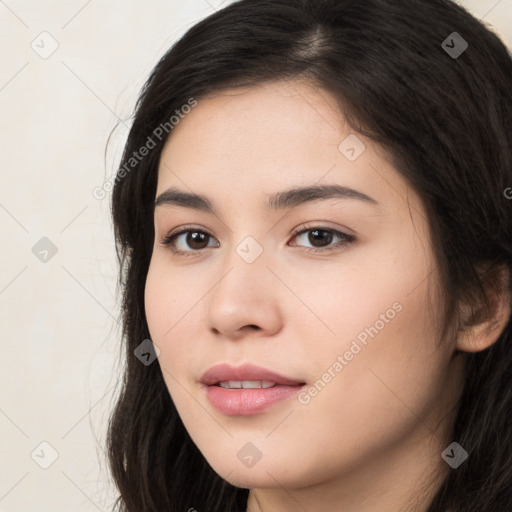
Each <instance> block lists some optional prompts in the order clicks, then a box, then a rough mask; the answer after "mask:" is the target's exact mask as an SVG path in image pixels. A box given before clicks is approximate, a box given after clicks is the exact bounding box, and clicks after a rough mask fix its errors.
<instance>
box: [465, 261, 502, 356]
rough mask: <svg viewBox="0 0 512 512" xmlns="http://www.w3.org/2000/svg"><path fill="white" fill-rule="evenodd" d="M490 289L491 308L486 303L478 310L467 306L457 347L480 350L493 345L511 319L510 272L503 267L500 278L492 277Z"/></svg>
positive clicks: (468, 350) (474, 350) (472, 350)
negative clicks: (472, 310) (472, 309)
mask: <svg viewBox="0 0 512 512" xmlns="http://www.w3.org/2000/svg"><path fill="white" fill-rule="evenodd" d="M491 282H492V283H493V284H492V286H490V287H489V288H488V289H487V290H488V299H489V306H490V309H489V311H487V308H486V306H485V305H482V306H481V307H479V308H478V309H477V310H476V311H474V312H471V313H469V311H471V309H470V308H468V307H467V306H466V307H465V308H466V309H465V310H464V313H463V318H464V327H463V328H462V329H461V330H460V332H459V335H458V338H457V349H458V350H460V351H462V352H480V351H482V350H485V349H486V348H489V347H490V346H491V345H493V344H494V343H495V342H496V341H497V340H498V338H499V337H500V335H501V333H502V332H503V330H504V329H505V327H506V325H507V323H508V322H509V320H510V314H511V298H510V292H509V285H508V283H509V273H508V270H507V269H502V271H501V272H500V275H499V278H498V279H496V280H493V279H491Z"/></svg>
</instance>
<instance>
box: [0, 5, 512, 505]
mask: <svg viewBox="0 0 512 512" xmlns="http://www.w3.org/2000/svg"><path fill="white" fill-rule="evenodd" d="M227 3H229V2H228V1H226V2H222V1H221V0H152V1H151V2H143V1H142V0H129V1H127V0H123V1H121V0H111V1H109V2H106V1H101V0H89V1H87V0H68V1H66V2H64V1H57V0H53V1H51V0H44V1H36V0H0V34H1V39H2V44H1V45H0V62H1V63H2V64H1V68H0V112H1V115H0V127H1V134H2V136H1V138H0V157H1V160H0V164H1V172H0V228H1V233H2V243H1V245H0V262H1V263H0V315H1V317H0V327H1V348H2V355H3V357H2V358H1V360H0V372H1V373H0V374H1V376H2V380H1V383H2V385H1V386H0V434H1V435H0V450H1V451H0V512H1V511H8V512H22V511H27V512H28V511H30V512H60V511H66V512H68V511H74V512H86V511H98V510H99V511H105V512H107V511H109V510H111V504H112V499H113V493H112V487H111V484H110V483H109V477H108V473H107V472H106V463H105V458H104V454H103V448H102V443H103V441H104V430H105V422H106V418H107V415H108V412H109V410H110V407H111V399H112V396H113V392H112V389H113V388H112V386H113V385H114V384H115V382H116V379H117V375H118V374H119V371H120V364H119V363H118V361H119V358H118V356H117V354H118V352H117V346H118V339H119V327H118V326H117V324H116V320H115V319H116V318H117V314H118V313H117V312H118V306H117V303H116V270H117V269H116V260H115V255H114V248H113V236H112V231H111V223H110V218H109V204H108V200H109V199H108V197H107V198H105V199H103V200H98V199H95V198H94V197H93V195H92V191H93V189H94V188H95V187H97V186H101V185H102V183H103V182H104V180H105V179H106V177H107V176H109V175H111V174H112V172H113V171H114V169H115V166H116V164H117V163H118V159H119V156H120V152H121V149H122V144H123V142H124V140H125V137H126V134H127V127H128V126H129V117H130V114H131V111H132V108H133V105H134V102H135V99H136V96H137V93H138V91H139V89H140V87H141V85H142V84H143V82H144V80H145V78H146V77H147V75H148V73H149V72H150V70H151V68H152V67H153V65H154V64H155V63H156V61H157V59H158V58H159V57H160V56H161V55H162V54H163V52H164V51H165V50H166V49H167V48H168V47H169V46H170V45H171V44H172V42H173V41H174V40H176V39H177V38H178V37H179V36H180V35H181V34H183V33H184V31H185V30H186V29H187V28H188V27H190V26H191V25H192V24H194V23H195V22H196V21H198V20H199V19H201V18H203V17H204V16H206V15H208V14H210V13H212V12H213V11H214V9H216V8H218V7H219V6H221V4H222V5H225V4H227ZM461 3H462V4H463V5H464V6H466V7H468V8H469V9H470V10H471V11H472V12H473V14H474V15H475V16H477V17H478V18H481V19H484V21H485V22H486V23H488V24H489V25H490V26H491V27H492V28H494V29H495V30H496V31H497V32H498V33H499V34H500V35H501V36H502V38H503V40H504V41H505V42H506V43H507V44H508V45H509V47H512V0H500V1H498V0H465V1H463V2H461ZM454 30H455V29H454ZM43 32H46V34H44V33H43ZM41 33H43V34H41ZM57 45H58V48H57V49H56V51H55V52H54V53H53V54H52V55H50V56H48V55H47V53H49V52H50V51H51V50H52V49H53V47H56V46H57ZM45 52H46V53H45ZM43 57H47V58H43ZM125 120H126V121H125ZM118 123H119V127H118V129H117V130H116V132H115V135H114V136H113V138H112V142H111V144H110V145H109V149H108V152H107V156H106V160H105V158H104V150H105V146H106V141H107V137H108V135H109V133H110V132H111V130H112V129H113V128H114V126H116V124H118ZM123 123H124V124H123ZM43 237H47V238H48V239H49V240H51V243H52V244H53V245H54V246H55V247H56V249H57V252H56V254H55V255H53V256H52V252H51V249H48V247H47V246H45V245H44V242H40V243H42V244H43V245H41V246H39V245H38V246H36V250H34V251H35V252H36V255H37V257H36V255H35V254H34V253H33V252H32V248H33V247H34V245H36V243H38V242H39V241H40V240H41V238H43ZM45 250H49V252H48V253H45V252H44V251H45ZM38 258H46V259H47V261H46V262H42V261H40V260H39V259H38ZM40 443H46V444H42V445H41V444H40ZM55 456H56V459H55V460H53V459H54V458H55ZM50 463H51V465H50V466H49V467H48V468H47V469H43V467H41V466H45V465H48V464H50Z"/></svg>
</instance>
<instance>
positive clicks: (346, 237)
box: [160, 223, 356, 253]
mask: <svg viewBox="0 0 512 512" xmlns="http://www.w3.org/2000/svg"><path fill="white" fill-rule="evenodd" d="M307 224H308V223H304V224H301V225H299V226H298V227H297V228H296V229H294V230H293V231H292V233H291V234H290V236H291V238H292V239H294V238H296V237H298V236H299V235H302V234H304V233H307V232H308V231H313V230H319V231H326V232H332V233H333V234H334V235H335V236H339V237H340V238H342V240H341V242H347V243H350V242H354V241H355V240H356V237H355V236H354V235H352V234H350V233H346V232H344V231H343V230H342V229H336V228H332V227H329V226H323V225H321V224H312V225H310V226H309V225H307ZM190 232H199V233H204V234H206V235H207V236H209V237H211V238H214V239H215V240H217V238H216V237H215V236H214V235H212V234H211V233H210V232H209V231H208V230H207V229H203V228H197V227H195V226H186V225H185V226H182V227H181V228H179V229H178V230H177V231H176V232H172V231H171V232H169V233H168V234H166V235H164V236H163V237H161V238H160V242H161V243H163V244H164V245H172V242H171V240H173V241H174V240H175V239H176V238H178V237H179V236H182V235H184V234H187V233H190ZM217 243H219V244H220V242H219V241H218V240H217ZM292 247H293V245H292ZM299 247H300V246H299ZM207 248H208V247H206V248H204V249H196V250H193V249H192V250H190V251H183V252H188V253H194V252H201V251H203V250H205V249H207ZM211 248H212V247H210V249H211ZM306 249H310V248H308V247H306ZM318 250H319V251H321V250H322V249H321V248H319V249H318ZM324 250H329V246H327V247H326V248H325V249H324ZM178 251H180V250H178Z"/></svg>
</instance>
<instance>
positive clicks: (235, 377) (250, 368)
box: [200, 363, 305, 386]
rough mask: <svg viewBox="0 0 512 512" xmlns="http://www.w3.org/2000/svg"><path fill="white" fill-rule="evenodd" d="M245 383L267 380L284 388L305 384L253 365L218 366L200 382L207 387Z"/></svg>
mask: <svg viewBox="0 0 512 512" xmlns="http://www.w3.org/2000/svg"><path fill="white" fill-rule="evenodd" d="M230 380H231V381H243V380H266V381H270V382H275V383H276V384H280V385H284V386H297V385H302V384H305V383H304V382H303V381H299V380H295V379H291V378H289V377H285V376H283V375H279V374H278V373H276V372H273V371H271V370H268V369H267V368H262V367H261V366H255V365H253V364H249V363H246V364H243V365H241V366H231V365H229V364H217V365H215V366H212V367H211V368H210V369H209V370H207V371H206V372H205V373H203V375H202V377H201V379H200V382H201V383H202V384H205V385H207V386H212V385H214V384H218V383H219V382H226V381H230Z"/></svg>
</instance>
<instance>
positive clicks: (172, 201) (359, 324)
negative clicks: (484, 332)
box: [145, 82, 460, 488]
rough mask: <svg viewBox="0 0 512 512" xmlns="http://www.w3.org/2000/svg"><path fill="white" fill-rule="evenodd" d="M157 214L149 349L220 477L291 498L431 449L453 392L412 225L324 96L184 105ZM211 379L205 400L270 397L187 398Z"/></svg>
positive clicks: (379, 159) (417, 216)
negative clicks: (428, 444)
mask: <svg viewBox="0 0 512 512" xmlns="http://www.w3.org/2000/svg"><path fill="white" fill-rule="evenodd" d="M331 186H335V187H338V188H337V189H336V190H334V189H331V191H330V193H327V192H328V189H327V188H324V189H320V190H317V191H316V192H314V193H312V192H311V191H310V193H309V194H307V193H303V194H295V195H290V194H289V195H288V198H287V199H288V200H287V201H284V200H283V198H285V196H284V195H283V193H284V192H286V191H290V190H296V189H299V188H309V187H331ZM171 188H173V189H174V192H176V191H179V192H182V193H183V194H197V195H200V196H203V197H204V198H206V199H207V201H208V203H209V206H210V208H206V206H208V205H205V204H202V206H201V205H200V204H199V203H198V201H197V199H196V200H195V201H191V199H190V198H188V200H187V201H185V196H184V195H181V196H177V195H176V194H170V193H168V194H166V195H162V194H164V192H166V191H169V189H171ZM333 190H334V191H333ZM335 192H337V194H336V193H335ZM278 194H281V195H278ZM322 194H324V195H322ZM156 197H160V199H159V201H158V205H157V206H156V208H155V218H154V222H155V243H154V249H153V255H152V260H151V264H150V268H149V272H148V276H147V284H146V291H145V305H146V315H147V321H148V325H149V329H150V334H151V339H152V340H153V342H154V343H155V344H156V345H157V346H158V348H159V349H160V355H159V358H158V362H159V364H160V366H161V368H162V373H163V376H164V379H165V382H166V385H167V387H168V390H169V393H170V395H171V397H172V400H173V401H174V403H175V405H176V408H177V410H178V412H179V415H180V417H181V419H182V421H183V423H184V425H185V427H186V429H187V431H188V432H189V434H190V436H191V438H192V439H193V441H194V442H195V443H196V445H197V446H198V448H199V449H200V451H201V452H202V453H203V455H204V457H205V458H206V460H207V461H208V462H209V464H210V465H211V466H212V467H213V468H214V469H215V471H216V472H217V473H218V474H219V475H221V476H222V477H223V478H225V479H226V480H228V481H230V482H231V483H234V484H235V485H240V486H242V487H250V488H254V487H262V488H263V487H276V486H277V485H280V486H283V487H290V488H298V487H303V486H306V485H312V484H314V483H320V482H323V481H328V480H332V479H335V478H336V477H340V476H341V475H344V474H345V475H346V474H348V473H349V472H353V471H356V469H357V468H361V467H365V466H367V467H369V466H372V467H378V466H379V464H382V467H386V461H389V460H390V457H393V456H398V454H401V455H400V456H404V457H405V455H404V454H406V453H410V452H407V449H411V447H412V446H415V447H417V446H419V444H418V440H423V441H421V442H425V440H428V439H429V438H432V435H431V432H432V430H433V429H434V428H435V426H436V425H437V424H438V422H439V421H440V419H441V417H443V416H444V415H445V414H446V412H447V408H448V407H449V405H451V403H452V402H453V400H454V398H455V396H456V393H457V390H458V389H459V386H460V381H458V380H457V379H456V378H454V373H453V368H452V367H451V366H450V365H451V364H452V363H451V356H452V354H453V351H454V346H452V345H450V344H449V343H444V344H441V345H440V344H439V343H438V338H437V336H436V334H437V331H436V322H435V321H434V320H435V319H433V318H432V316H431V315H430V312H431V309H429V305H430V302H429V293H430V297H432V291H433V290H434V289H435V286H436V281H435V279H437V278H436V272H435V262H434V256H433V252H432V248H431V245H430V234H429V227H428V223H427V221H426V214H425V211H424V208H423V206H422V203H421V201H420V199H419V198H418V197H417V195H416V194H415V193H414V192H413V191H412V189H411V188H409V187H408V185H407V184H406V183H405V182H404V180H403V179H402V178H401V177H400V175H399V174H398V172H397V171H396V170H395V169H394V168H393V167H392V166H391V164H390V163H389V162H388V160H387V159H386V157H385V154H384V153H383V152H382V151H380V150H379V148H378V147H376V146H375V145H374V144H373V143H372V142H371V141H370V140H369V139H367V138H365V137H363V136H361V135H357V138H356V136H355V132H354V131H353V130H352V129H351V128H350V127H349V126H348V125H347V124H346V123H345V122H344V120H343V117H342V115H341V112H340V109H339V108H338V107H337V105H336V103H335V101H334V99H333V98H332V97H331V96H330V95H329V94H328V93H327V92H325V91H322V90H319V89H318V88H313V87H312V86H310V85H307V84H304V83H299V82H287V83H284V82H283V83H282V82H276V83H268V84H264V85H259V86H254V87H251V88H247V89H243V90H242V89H238V90H228V91H224V92H223V93H219V94H217V95H215V96H213V97H210V98H207V99H201V100H200V101H199V102H198V105H197V106H196V107H195V108H194V109H192V111H191V112H190V113H189V114H188V115H187V116H186V117H185V118H184V119H182V120H181V121H180V123H179V125H178V126H176V127H175V128H174V130H173V131H172V134H171V137H170V138H169V140H168V142H167V144H166V146H165V148H164V151H163V153H162V156H161V160H160V167H159V171H158V189H157V194H156ZM200 206H201V207H200ZM219 364H227V365H230V366H232V367H234V368H235V370H233V371H232V372H231V373H220V374H219V373H217V374H214V375H213V376H212V379H213V380H215V379H216V380H217V382H216V384H218V382H220V381H223V382H224V381H231V380H232V381H260V382H261V381H265V380H267V381H269V382H268V383H267V384H265V385H269V386H271V385H272V387H270V388H264V389H226V388H225V387H222V386H219V385H216V386H215V385H211V386H208V385H206V384H204V383H202V380H204V379H203V376H204V374H205V372H207V370H209V369H210V368H212V367H213V366H215V365H219ZM248 364H251V365H255V366H257V367H260V369H261V368H264V369H266V370H268V371H271V372H274V373H276V374H279V375H280V376H282V377H287V378H288V379H289V382H287V383H286V382H284V381H283V380H281V381H280V379H279V378H278V377H275V376H273V375H270V376H269V375H268V374H265V373H263V372H261V371H255V372H254V373H251V372H249V371H248V370H247V365H248ZM239 367H242V370H241V372H239V373H236V369H238V368H239ZM244 368H245V370H244ZM277 381H279V382H277ZM260 382H258V383H256V384H255V383H254V382H244V383H242V384H239V383H234V384H233V383H232V384H231V385H234V386H239V385H242V386H243V387H251V386H261V383H260ZM274 382H277V384H278V385H276V386H273V383H274ZM223 385H224V386H226V385H228V384H223ZM420 444H421V443H420ZM423 455H424V453H423V454H422V455H421V456H423ZM293 461H300V463H296V464H294V463H293ZM277 482H279V484H277Z"/></svg>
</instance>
